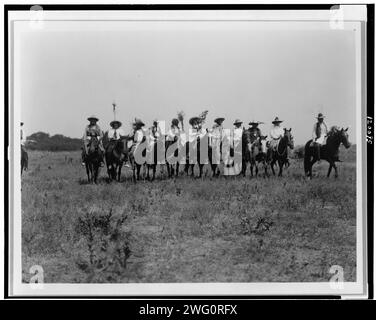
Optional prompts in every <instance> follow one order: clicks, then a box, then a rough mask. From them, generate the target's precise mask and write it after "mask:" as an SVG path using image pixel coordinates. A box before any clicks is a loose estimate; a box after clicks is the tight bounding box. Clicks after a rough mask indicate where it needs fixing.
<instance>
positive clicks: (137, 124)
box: [133, 118, 145, 127]
mask: <svg viewBox="0 0 376 320" xmlns="http://www.w3.org/2000/svg"><path fill="white" fill-rule="evenodd" d="M133 124H134V125H136V126H138V127H143V126H144V125H145V123H143V122H142V120H141V119H137V118H136V119H134V122H133Z"/></svg>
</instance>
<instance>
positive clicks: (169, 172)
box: [166, 161, 172, 178]
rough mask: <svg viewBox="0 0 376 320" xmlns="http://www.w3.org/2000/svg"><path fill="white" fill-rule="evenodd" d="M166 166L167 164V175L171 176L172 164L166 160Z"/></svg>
mask: <svg viewBox="0 0 376 320" xmlns="http://www.w3.org/2000/svg"><path fill="white" fill-rule="evenodd" d="M166 166H167V176H168V177H169V178H171V171H172V166H170V164H169V163H168V162H167V161H166Z"/></svg>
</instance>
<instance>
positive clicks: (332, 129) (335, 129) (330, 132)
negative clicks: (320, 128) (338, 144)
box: [328, 126, 339, 136]
mask: <svg viewBox="0 0 376 320" xmlns="http://www.w3.org/2000/svg"><path fill="white" fill-rule="evenodd" d="M338 131H339V127H338V126H332V127H331V128H330V130H329V132H328V136H332V135H333V134H335V133H337V132H338Z"/></svg>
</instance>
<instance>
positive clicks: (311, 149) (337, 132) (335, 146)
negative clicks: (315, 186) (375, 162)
mask: <svg viewBox="0 0 376 320" xmlns="http://www.w3.org/2000/svg"><path fill="white" fill-rule="evenodd" d="M347 130H348V128H346V129H343V128H342V129H339V128H338V127H336V126H334V127H332V128H331V129H330V131H329V132H328V136H327V139H326V144H324V145H322V146H319V148H320V159H323V160H326V161H328V162H329V169H328V174H327V176H328V177H329V176H330V173H331V171H332V168H334V170H335V177H338V171H337V166H336V164H335V162H336V161H339V158H338V155H339V146H340V145H341V143H342V144H343V145H344V146H345V148H346V149H348V148H350V145H351V144H350V142H349V136H348V134H347ZM317 148H318V146H317V145H313V143H312V140H309V141H308V142H307V143H306V144H305V147H304V172H305V174H306V176H307V177H309V178H311V177H312V166H313V164H314V163H315V162H316V161H318V160H319V156H318V150H317Z"/></svg>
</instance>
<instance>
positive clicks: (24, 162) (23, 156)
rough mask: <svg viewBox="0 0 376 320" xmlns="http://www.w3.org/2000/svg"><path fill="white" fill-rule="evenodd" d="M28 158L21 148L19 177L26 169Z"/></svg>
mask: <svg viewBox="0 0 376 320" xmlns="http://www.w3.org/2000/svg"><path fill="white" fill-rule="evenodd" d="M28 164H29V156H28V154H27V152H26V150H25V148H24V147H22V146H21V176H22V172H23V171H24V170H25V171H26V170H27V169H28Z"/></svg>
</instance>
